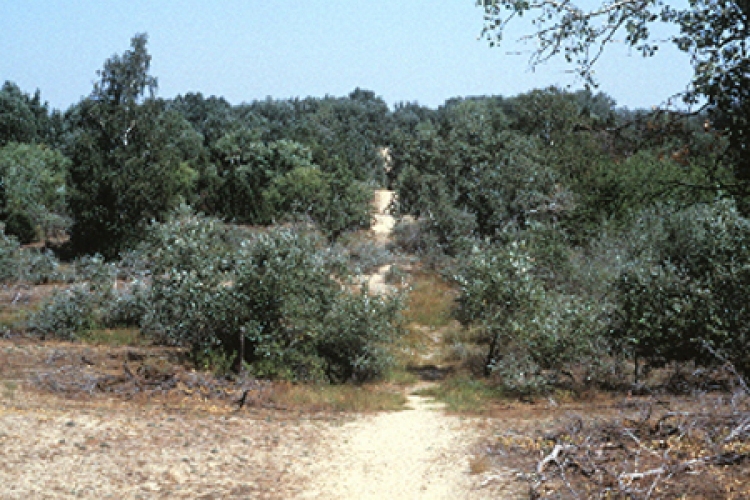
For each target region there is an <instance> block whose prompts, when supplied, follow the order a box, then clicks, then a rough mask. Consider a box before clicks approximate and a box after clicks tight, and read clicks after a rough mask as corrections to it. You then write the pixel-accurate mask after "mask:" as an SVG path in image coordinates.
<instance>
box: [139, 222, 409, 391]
mask: <svg viewBox="0 0 750 500" xmlns="http://www.w3.org/2000/svg"><path fill="white" fill-rule="evenodd" d="M143 252H144V257H145V260H147V261H151V262H153V263H154V267H153V276H154V277H153V285H152V294H151V301H152V304H151V307H150V309H149V313H148V314H147V315H146V318H145V328H146V331H147V332H149V333H150V334H151V335H153V336H155V338H156V339H158V340H160V341H162V342H168V343H171V344H176V345H184V346H189V347H191V348H192V351H193V353H194V354H195V355H198V354H199V353H204V354H205V353H206V352H207V351H212V350H213V351H217V352H222V353H224V355H225V356H229V357H230V358H231V359H233V360H234V363H235V366H237V365H238V364H239V362H240V361H242V362H244V363H246V364H247V367H248V369H249V370H250V371H251V372H252V373H253V374H254V375H256V376H259V377H274V378H287V379H294V380H329V381H334V382H343V381H351V380H357V381H364V380H367V379H370V378H375V377H378V376H380V375H381V374H382V373H383V371H384V370H385V368H386V367H387V366H388V364H389V357H388V355H387V349H386V348H385V346H386V345H387V344H388V343H389V342H390V340H391V339H392V338H394V336H396V335H398V334H399V328H398V318H399V311H400V310H401V304H400V301H399V300H398V299H391V298H379V297H368V296H366V295H364V294H359V293H354V292H349V291H346V290H345V289H343V288H342V286H341V284H340V283H341V282H342V281H343V280H345V279H346V278H345V277H340V276H338V275H337V271H338V270H339V269H342V268H343V267H344V266H342V265H341V264H343V263H342V262H340V259H337V258H335V254H333V253H332V252H331V251H330V249H329V248H328V247H327V246H326V241H325V240H324V239H322V238H321V237H320V236H319V235H318V234H316V233H313V232H310V231H309V230H304V229H299V228H277V229H272V230H269V231H268V232H259V233H257V234H254V235H251V236H248V235H245V236H244V237H242V238H237V237H236V234H235V235H233V233H232V232H230V231H228V229H227V228H226V226H224V225H223V224H221V223H219V222H218V221H216V220H214V219H207V218H203V217H198V216H195V215H193V214H191V213H190V212H183V213H182V214H175V217H173V218H172V219H170V220H169V221H168V222H167V223H165V224H155V225H154V226H153V228H152V230H151V239H150V243H149V244H148V245H147V246H146V247H144V249H143Z"/></svg>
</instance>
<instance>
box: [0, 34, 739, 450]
mask: <svg viewBox="0 0 750 500" xmlns="http://www.w3.org/2000/svg"><path fill="white" fill-rule="evenodd" d="M147 42H148V38H147V36H146V35H145V34H139V35H136V36H134V37H133V39H132V40H131V45H130V48H128V49H127V50H125V51H124V52H123V53H121V54H116V55H113V56H112V57H111V58H109V59H107V60H106V61H105V62H104V65H103V67H102V68H101V69H100V70H99V71H98V72H97V80H96V83H95V84H94V86H93V89H91V92H90V94H89V95H88V96H87V97H85V98H83V99H82V100H81V101H80V102H78V103H76V104H74V105H72V106H71V107H70V108H69V109H67V110H57V109H51V108H50V107H49V106H48V105H47V104H46V103H45V102H44V100H43V97H42V96H43V94H42V93H41V92H40V91H39V90H36V91H34V92H29V91H28V90H25V89H20V88H19V87H18V86H17V85H16V84H14V83H13V82H10V81H8V82H5V83H4V85H3V86H2V89H1V90H0V220H2V227H3V229H2V232H1V233H0V279H1V280H2V283H3V286H4V289H5V290H11V291H12V293H11V295H10V296H9V297H10V298H11V299H9V300H10V302H11V303H12V305H16V304H17V303H19V302H23V300H24V296H25V294H27V292H28V290H29V289H30V287H34V286H36V285H49V284H55V285H60V286H59V287H56V288H57V290H56V291H55V292H54V293H51V294H49V295H48V296H46V297H45V298H44V300H42V301H41V302H40V303H39V304H35V305H34V307H30V308H27V309H25V310H24V311H23V312H22V313H18V314H16V313H13V314H10V313H9V312H8V311H9V310H10V306H8V307H5V308H4V309H3V311H4V316H3V318H2V324H0V328H1V330H0V333H2V334H3V335H5V336H7V337H13V336H16V335H21V336H28V337H30V338H34V339H41V340H44V339H63V340H68V341H81V340H85V339H87V338H90V337H91V335H93V334H95V332H101V331H116V330H117V331H119V330H129V331H134V332H137V333H136V334H137V335H138V336H139V339H141V341H143V339H145V340H146V341H147V342H149V343H151V344H153V345H164V346H178V347H180V348H184V349H185V350H186V352H187V353H188V359H189V362H190V363H192V364H193V366H196V367H200V368H203V369H208V370H211V371H213V372H214V373H217V374H221V375H222V376H227V377H231V376H235V375H237V374H238V373H243V374H249V375H251V376H252V377H255V378H257V379H271V380H286V381H294V382H315V383H325V384H328V383H333V384H340V383H345V384H350V383H353V384H362V383H365V382H369V381H378V380H383V379H388V377H391V376H392V374H393V367H394V366H397V365H398V355H397V353H395V352H394V348H393V346H394V345H398V343H399V342H401V341H402V340H403V338H405V337H408V336H409V335H410V326H409V321H408V318H409V317H410V314H411V315H412V316H413V310H412V311H411V313H410V307H411V309H413V307H414V306H410V305H409V303H410V300H411V299H410V289H413V287H411V286H410V284H413V277H414V276H417V275H419V276H425V275H429V276H431V277H432V278H431V279H435V280H437V281H439V282H440V283H441V284H444V285H445V286H446V291H445V292H444V296H445V297H448V298H449V302H450V304H449V307H448V311H447V312H446V314H447V315H448V319H447V320H446V321H449V322H451V323H450V324H451V325H452V326H451V327H450V331H449V332H448V333H447V334H446V338H444V339H443V341H444V343H445V349H446V352H447V353H448V354H446V359H448V360H449V361H450V362H451V363H452V366H454V369H455V370H458V371H460V372H461V373H462V374H463V375H462V377H467V378H468V379H470V380H476V381H480V382H481V383H482V384H483V386H485V387H488V388H490V389H491V390H492V391H493V394H495V395H496V396H498V397H510V398H521V399H523V400H526V399H529V400H533V399H535V398H544V397H554V396H555V395H559V394H560V393H561V391H563V392H564V393H566V394H568V393H571V394H576V395H582V394H585V393H586V392H587V391H592V390H595V391H614V392H616V393H621V394H655V393H662V392H664V393H670V394H692V393H693V391H696V390H705V391H731V390H733V389H734V388H736V387H738V386H742V387H744V389H745V390H747V385H746V383H745V378H746V377H747V375H748V374H749V373H750V307H749V306H748V301H747V297H748V296H750V218H749V217H750V196H749V195H750V191H748V189H747V179H748V177H749V176H748V175H747V165H746V162H747V160H746V158H745V157H744V155H745V154H746V151H744V147H745V146H744V143H743V142H742V141H740V140H738V139H737V137H738V136H737V134H728V133H726V129H727V128H726V126H725V124H726V122H727V120H730V119H734V118H733V117H732V116H729V115H727V114H726V113H724V112H723V111H722V110H721V109H719V111H716V109H714V110H710V109H707V108H703V109H701V110H700V111H696V112H683V111H680V110H631V109H627V108H621V107H618V106H617V104H616V103H615V102H614V101H613V99H611V98H610V97H609V96H607V95H606V94H605V93H603V92H594V91H591V90H578V91H572V90H566V89H561V88H556V87H550V88H546V89H538V90H532V91H529V92H526V93H523V94H520V95H516V96H494V95H493V96H472V97H456V98H453V99H450V100H448V101H446V102H445V103H444V104H443V105H441V106H439V107H438V108H437V109H433V108H429V107H426V106H422V105H420V104H418V103H412V102H402V103H399V104H396V105H395V106H392V107H391V106H389V105H388V104H386V102H385V101H384V100H383V99H382V98H380V97H379V96H378V95H377V94H376V92H374V91H371V90H365V89H361V88H357V89H354V90H353V91H352V92H351V93H350V94H349V95H347V96H343V97H335V96H324V97H306V98H292V99H273V98H270V97H269V98H267V99H265V100H256V101H251V102H243V103H239V104H233V103H230V102H228V101H227V100H225V99H224V98H222V97H218V96H204V95H203V94H201V93H199V92H196V93H187V94H185V95H180V96H177V97H175V98H173V99H164V98H160V97H158V93H157V90H158V85H157V78H156V77H155V76H153V75H151V73H150V62H151V56H150V55H149V53H148V49H147ZM732 123H735V124H736V122H732ZM376 189H387V190H392V191H394V192H395V193H396V195H395V199H394V202H393V204H392V205H391V207H390V209H389V210H390V212H391V213H392V214H394V215H395V216H396V219H397V222H396V226H395V228H394V231H393V237H392V241H391V242H390V243H389V245H388V246H387V247H384V248H383V247H378V246H377V245H374V244H373V243H371V242H366V241H363V239H362V238H361V236H360V235H361V233H362V231H363V230H367V229H368V228H369V227H370V224H371V212H372V209H371V199H372V197H373V191H374V190H376ZM385 261H389V262H390V261H393V262H397V264H395V265H394V266H393V267H392V269H391V271H390V275H389V279H391V280H392V281H393V282H394V283H397V284H400V285H402V286H399V290H400V291H399V292H398V293H394V294H385V295H381V294H369V293H367V292H366V291H365V292H361V291H359V289H358V288H357V287H355V286H351V284H352V283H353V281H352V280H354V279H355V277H356V276H358V275H361V274H363V273H366V272H368V271H370V270H372V269H375V268H377V267H378V266H379V265H381V264H382V263H383V262H385ZM410 280H411V281H410ZM746 287H747V288H746ZM427 312H428V313H430V312H431V311H429V310H428V311H427ZM432 312H434V311H432ZM747 427H748V426H747V424H745V428H744V430H742V431H741V432H744V433H745V434H746V433H747ZM738 428H739V427H737V428H736V429H738ZM743 453H744V455H743V456H744V457H746V456H747V453H746V452H743Z"/></svg>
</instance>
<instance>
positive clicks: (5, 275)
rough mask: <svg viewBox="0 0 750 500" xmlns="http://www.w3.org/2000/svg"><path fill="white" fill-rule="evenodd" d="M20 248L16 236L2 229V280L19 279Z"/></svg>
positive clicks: (0, 250)
mask: <svg viewBox="0 0 750 500" xmlns="http://www.w3.org/2000/svg"><path fill="white" fill-rule="evenodd" d="M20 248H21V246H20V245H19V243H18V240H17V239H16V238H15V237H14V236H10V235H7V234H6V233H5V231H4V230H2V229H0V282H3V283H6V282H8V281H15V280H17V279H18V277H19V257H20Z"/></svg>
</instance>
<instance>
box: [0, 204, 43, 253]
mask: <svg viewBox="0 0 750 500" xmlns="http://www.w3.org/2000/svg"><path fill="white" fill-rule="evenodd" d="M5 232H6V233H7V234H9V235H11V236H15V237H16V238H18V241H19V242H21V244H22V245H27V244H29V243H32V242H33V241H35V240H36V236H37V235H36V228H35V227H34V221H33V220H31V217H30V216H29V215H28V214H26V213H24V212H11V213H10V215H8V218H7V219H5Z"/></svg>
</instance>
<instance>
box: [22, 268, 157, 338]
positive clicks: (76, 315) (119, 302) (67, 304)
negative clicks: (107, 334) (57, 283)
mask: <svg viewBox="0 0 750 500" xmlns="http://www.w3.org/2000/svg"><path fill="white" fill-rule="evenodd" d="M75 268H76V273H75V277H76V281H77V282H76V283H75V284H74V285H73V286H72V287H71V288H69V289H68V290H63V291H59V290H57V291H55V293H54V294H53V295H52V296H51V297H50V298H49V299H47V300H46V301H44V302H43V303H42V305H41V307H40V308H39V310H37V311H36V312H35V313H34V314H32V315H31V317H30V318H29V323H28V327H29V330H30V331H31V332H33V333H36V334H38V335H42V336H45V337H46V336H52V337H57V338H63V339H66V340H74V339H77V338H79V337H80V335H81V334H83V333H85V332H87V331H89V330H94V329H98V328H114V327H123V326H139V325H140V323H141V321H142V318H143V316H144V314H145V311H146V304H147V302H148V300H149V299H148V290H147V288H146V287H145V286H144V285H143V284H141V283H139V282H136V283H134V284H130V285H128V286H127V287H126V288H124V289H121V288H115V287H114V286H113V285H114V284H115V278H116V276H117V268H116V266H114V265H113V264H110V263H106V262H105V261H104V259H103V258H102V257H101V256H98V255H95V256H91V257H84V258H82V259H80V260H79V261H77V262H76V263H75Z"/></svg>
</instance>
